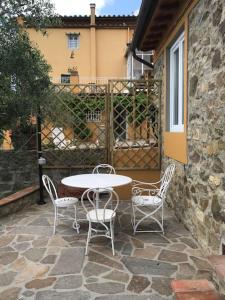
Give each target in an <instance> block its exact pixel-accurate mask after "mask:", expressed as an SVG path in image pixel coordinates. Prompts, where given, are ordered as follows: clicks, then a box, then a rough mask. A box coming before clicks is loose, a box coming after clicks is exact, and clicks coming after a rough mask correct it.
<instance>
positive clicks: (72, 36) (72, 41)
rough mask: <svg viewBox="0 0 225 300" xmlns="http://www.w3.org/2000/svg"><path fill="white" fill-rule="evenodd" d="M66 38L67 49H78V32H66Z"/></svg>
mask: <svg viewBox="0 0 225 300" xmlns="http://www.w3.org/2000/svg"><path fill="white" fill-rule="evenodd" d="M67 38H68V48H69V49H78V48H79V45H80V39H79V34H77V33H69V34H67Z"/></svg>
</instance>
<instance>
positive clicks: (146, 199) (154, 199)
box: [132, 195, 162, 206]
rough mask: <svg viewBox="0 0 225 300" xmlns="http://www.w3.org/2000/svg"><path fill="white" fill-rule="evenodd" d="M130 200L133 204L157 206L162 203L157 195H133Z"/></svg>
mask: <svg viewBox="0 0 225 300" xmlns="http://www.w3.org/2000/svg"><path fill="white" fill-rule="evenodd" d="M132 201H133V203H134V205H140V206H154V205H155V206H159V205H160V204H161V203H162V199H161V198H160V197H159V196H157V195H156V196H147V195H143V196H133V197H132Z"/></svg>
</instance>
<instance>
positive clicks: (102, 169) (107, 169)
mask: <svg viewBox="0 0 225 300" xmlns="http://www.w3.org/2000/svg"><path fill="white" fill-rule="evenodd" d="M92 173H93V174H116V171H115V169H114V168H113V166H111V165H108V164H100V165H97V166H96V167H94V169H93V171H92Z"/></svg>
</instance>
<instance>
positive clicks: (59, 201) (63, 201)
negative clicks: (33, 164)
mask: <svg viewBox="0 0 225 300" xmlns="http://www.w3.org/2000/svg"><path fill="white" fill-rule="evenodd" d="M42 181H43V184H44V186H45V188H46V190H47V192H48V194H49V196H50V198H51V200H52V203H53V205H54V208H55V218H54V229H53V234H55V229H56V225H58V222H59V218H61V219H71V220H73V225H72V226H73V228H74V229H76V231H77V233H79V228H80V225H79V224H78V222H77V207H76V205H77V203H78V201H79V200H78V199H77V198H74V197H63V198H59V197H58V194H57V192H56V188H55V186H54V184H53V182H52V180H51V179H50V178H49V177H48V176H47V175H43V176H42ZM67 207H71V208H74V218H72V217H69V216H65V215H63V214H59V212H58V210H59V209H60V208H67Z"/></svg>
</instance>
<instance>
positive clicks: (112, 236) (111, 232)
mask: <svg viewBox="0 0 225 300" xmlns="http://www.w3.org/2000/svg"><path fill="white" fill-rule="evenodd" d="M113 225H114V224H113V220H111V221H110V235H111V243H112V253H113V255H115V249H114V228H113Z"/></svg>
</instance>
